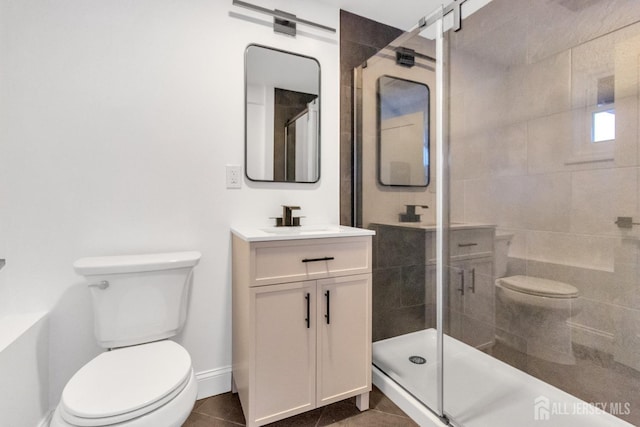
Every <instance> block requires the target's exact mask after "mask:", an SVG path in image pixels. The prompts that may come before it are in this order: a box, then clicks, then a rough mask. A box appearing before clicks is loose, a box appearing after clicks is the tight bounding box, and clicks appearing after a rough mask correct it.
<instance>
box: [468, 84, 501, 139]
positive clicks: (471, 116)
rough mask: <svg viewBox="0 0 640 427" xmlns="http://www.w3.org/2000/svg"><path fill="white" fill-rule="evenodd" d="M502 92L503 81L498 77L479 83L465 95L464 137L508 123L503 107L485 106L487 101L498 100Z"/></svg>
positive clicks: (499, 105)
mask: <svg viewBox="0 0 640 427" xmlns="http://www.w3.org/2000/svg"><path fill="white" fill-rule="evenodd" d="M503 92H504V79H503V78H501V77H499V78H493V79H486V80H484V81H479V82H477V85H476V87H474V90H473V91H472V92H468V93H465V113H464V120H465V127H466V132H465V134H466V135H471V134H474V133H477V132H487V131H489V130H491V129H495V128H496V127H501V126H505V125H507V124H508V123H509V122H507V121H506V120H505V119H506V118H505V114H504V113H505V111H504V105H502V104H499V103H496V104H494V105H487V100H490V99H499V95H500V94H501V93H503Z"/></svg>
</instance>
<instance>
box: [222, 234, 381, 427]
mask: <svg viewBox="0 0 640 427" xmlns="http://www.w3.org/2000/svg"><path fill="white" fill-rule="evenodd" d="M345 229H346V228H345ZM353 230H358V229H353ZM362 232H363V233H358V232H357V231H354V232H353V233H347V232H343V233H342V234H346V235H345V236H344V237H343V236H342V235H339V236H338V237H323V238H306V236H304V235H302V236H300V235H293V236H277V238H273V239H272V240H268V238H269V237H268V236H267V237H263V238H262V239H259V240H252V239H251V238H250V237H249V238H247V235H248V234H249V233H246V232H245V233H242V232H236V231H235V230H234V233H233V280H232V281H233V295H232V296H233V307H232V310H233V314H232V319H233V383H234V384H233V388H234V389H235V390H237V392H238V393H239V396H240V401H241V403H242V408H243V411H244V414H245V418H246V421H247V425H248V426H260V425H264V424H267V423H271V422H274V421H277V420H280V419H283V418H287V417H290V416H293V415H296V414H299V413H302V412H305V411H308V410H311V409H314V408H317V407H320V406H324V405H327V404H330V403H333V402H336V401H339V400H343V399H346V398H349V397H353V396H358V397H357V403H358V406H359V408H360V409H361V410H365V409H367V408H368V395H369V391H370V390H371V234H372V232H370V231H368V230H366V232H365V230H362ZM352 234H355V235H352ZM360 234H364V235H360ZM292 237H293V238H292Z"/></svg>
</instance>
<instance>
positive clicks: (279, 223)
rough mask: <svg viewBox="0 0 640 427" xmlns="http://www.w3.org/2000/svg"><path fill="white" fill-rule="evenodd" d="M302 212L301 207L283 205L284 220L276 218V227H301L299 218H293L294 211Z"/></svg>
mask: <svg viewBox="0 0 640 427" xmlns="http://www.w3.org/2000/svg"><path fill="white" fill-rule="evenodd" d="M297 210H300V206H287V205H282V218H278V217H276V218H275V220H276V227H299V226H300V218H301V217H299V216H293V211H297Z"/></svg>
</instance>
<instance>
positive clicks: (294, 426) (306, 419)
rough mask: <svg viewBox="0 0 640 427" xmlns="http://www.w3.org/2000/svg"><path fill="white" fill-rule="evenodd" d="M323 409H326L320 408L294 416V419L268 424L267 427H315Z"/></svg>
mask: <svg viewBox="0 0 640 427" xmlns="http://www.w3.org/2000/svg"><path fill="white" fill-rule="evenodd" d="M323 409H324V408H318V409H314V410H312V411H308V412H304V413H302V414H299V415H294V416H293V417H289V418H285V419H284V420H280V421H276V422H275V423H271V424H267V427H315V426H316V425H317V424H318V420H319V419H320V416H321V415H322V410H323Z"/></svg>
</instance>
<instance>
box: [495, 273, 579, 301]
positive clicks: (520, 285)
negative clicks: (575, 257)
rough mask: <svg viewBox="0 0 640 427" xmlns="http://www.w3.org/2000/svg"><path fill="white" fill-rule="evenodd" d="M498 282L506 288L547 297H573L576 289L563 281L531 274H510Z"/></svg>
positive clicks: (576, 291)
mask: <svg viewBox="0 0 640 427" xmlns="http://www.w3.org/2000/svg"><path fill="white" fill-rule="evenodd" d="M500 284H501V285H502V286H504V287H505V288H507V289H511V290H513V291H517V292H522V293H523V294H529V295H536V296H541V297H547V298H575V297H577V296H578V289H577V288H576V287H575V286H573V285H570V284H568V283H564V282H558V281H555V280H549V279H541V278H539V277H531V276H511V277H504V278H502V279H500Z"/></svg>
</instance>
